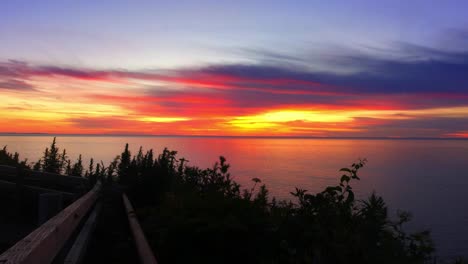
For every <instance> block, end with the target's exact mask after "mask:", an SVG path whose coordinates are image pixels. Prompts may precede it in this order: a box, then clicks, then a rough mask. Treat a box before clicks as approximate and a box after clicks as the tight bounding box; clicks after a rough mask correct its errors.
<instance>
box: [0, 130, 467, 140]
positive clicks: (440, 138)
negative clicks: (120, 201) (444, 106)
mask: <svg viewBox="0 0 468 264" xmlns="http://www.w3.org/2000/svg"><path fill="white" fill-rule="evenodd" d="M0 136H65V137H67V136H69V137H78V136H80V137H191V138H265V139H268V138H271V139H357V140H359V139H388V140H390V139H395V140H405V139H406V140H468V138H466V137H392V136H388V137H346V136H343V137H336V136H331V137H326V136H322V137H320V136H242V135H239V136H233V135H177V134H174V135H171V134H160V135H151V134H79V133H77V134H73V133H72V134H67V133H34V132H31V133H18V132H0Z"/></svg>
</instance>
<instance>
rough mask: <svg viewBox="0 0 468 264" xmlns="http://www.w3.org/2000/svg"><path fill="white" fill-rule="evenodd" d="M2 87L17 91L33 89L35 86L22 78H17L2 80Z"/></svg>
mask: <svg viewBox="0 0 468 264" xmlns="http://www.w3.org/2000/svg"><path fill="white" fill-rule="evenodd" d="M0 89H5V90H16V91H33V90H35V89H34V86H32V85H30V84H28V83H27V82H25V81H22V80H16V79H7V80H4V81H2V80H0Z"/></svg>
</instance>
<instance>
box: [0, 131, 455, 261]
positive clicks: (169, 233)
mask: <svg viewBox="0 0 468 264" xmlns="http://www.w3.org/2000/svg"><path fill="white" fill-rule="evenodd" d="M60 153H61V154H60ZM365 162H366V161H365V160H360V161H358V162H356V163H353V164H352V165H351V166H350V167H348V168H342V169H341V170H340V172H341V173H342V176H341V177H340V179H339V181H338V182H337V184H336V186H330V187H327V188H325V189H324V190H323V191H322V192H320V193H317V194H310V193H309V192H308V191H307V190H304V189H300V188H296V189H295V190H294V191H293V192H291V195H292V198H293V199H294V202H290V201H277V200H276V199H275V198H271V199H270V196H269V192H268V189H267V188H266V186H265V185H263V184H261V180H260V179H258V178H254V179H252V186H251V187H250V188H247V189H244V190H242V189H241V186H240V185H239V184H238V183H236V182H235V181H233V180H232V177H231V175H230V173H229V164H228V163H227V161H226V159H225V158H224V157H222V156H221V157H220V159H219V161H218V162H216V163H215V164H214V165H213V167H212V168H207V169H200V168H198V167H196V166H189V165H188V161H187V160H185V159H183V158H180V159H178V158H177V152H176V151H170V150H168V149H164V150H163V152H162V153H161V154H160V155H158V156H155V155H154V154H153V151H152V150H149V151H146V152H143V150H142V148H140V149H139V151H138V153H137V154H136V155H132V154H131V153H130V151H129V148H128V144H127V145H126V146H125V149H124V151H123V152H122V153H121V155H119V156H117V157H116V158H115V159H114V161H113V162H111V163H110V164H109V166H107V167H105V166H104V165H103V164H102V162H101V163H94V161H93V160H91V161H90V165H89V168H88V169H87V170H86V171H85V172H84V168H83V164H82V160H81V156H80V157H79V159H78V160H77V161H76V162H75V163H73V164H72V162H71V161H70V160H69V159H68V158H67V155H66V151H65V150H64V151H62V152H60V151H59V149H58V148H57V147H56V145H55V139H54V141H53V142H52V145H51V146H50V148H48V149H46V151H45V152H44V156H43V158H41V160H39V161H38V162H37V163H36V164H35V165H34V166H33V168H34V169H37V170H43V171H48V172H55V173H64V174H67V175H73V176H84V177H88V178H89V179H90V180H92V181H96V180H98V179H101V180H102V181H104V182H106V183H109V184H110V183H113V184H115V183H118V184H120V185H123V186H126V188H127V193H128V195H129V197H130V199H131V200H132V203H133V204H134V205H135V207H136V210H137V215H138V216H139V219H140V221H141V223H142V225H143V229H144V231H145V233H146V235H147V238H148V240H149V242H150V244H151V246H152V248H153V249H154V252H155V253H156V255H157V258H158V260H159V261H160V263H184V262H190V263H427V262H429V261H431V260H432V258H433V256H432V254H433V252H434V247H433V243H432V241H431V238H430V234H429V232H428V231H423V232H418V233H411V234H408V233H406V232H405V231H403V225H404V224H405V223H406V222H408V221H410V214H409V213H407V212H399V213H398V214H397V216H396V220H392V219H391V218H390V217H389V215H388V212H387V206H386V204H385V202H384V200H383V199H382V197H379V196H378V195H376V194H375V193H373V194H372V195H371V196H370V197H369V198H368V199H366V200H363V201H361V200H357V199H356V198H355V195H354V192H353V188H352V184H353V183H355V182H356V181H357V180H359V176H358V172H359V170H360V169H361V168H362V167H363V166H364V165H365ZM0 163H2V164H9V165H14V164H18V165H21V166H26V167H27V166H29V165H27V162H26V161H22V162H20V161H19V158H18V155H17V154H14V155H12V154H9V153H8V152H7V151H6V148H4V149H3V151H0ZM431 263H432V262H431ZM459 263H463V262H459Z"/></svg>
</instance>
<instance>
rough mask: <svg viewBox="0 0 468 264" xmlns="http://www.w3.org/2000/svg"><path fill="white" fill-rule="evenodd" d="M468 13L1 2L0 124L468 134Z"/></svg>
mask: <svg viewBox="0 0 468 264" xmlns="http://www.w3.org/2000/svg"><path fill="white" fill-rule="evenodd" d="M467 10H468V2H464V1H448V0H445V1H431V2H430V3H429V1H427V0H425V1H420V0H413V1H373V0H369V1H310V0H309V1H274V0H270V1H63V0H62V1H21V0H19V1H9V0H6V1H1V2H0V43H1V44H0V98H1V104H0V114H1V118H0V132H3V133H7V132H15V133H54V134H57V133H63V134H145V135H146V134H148V135H218V136H224V135H226V136H318V137H343V136H344V137H466V138H468V16H467V15H466V11H467Z"/></svg>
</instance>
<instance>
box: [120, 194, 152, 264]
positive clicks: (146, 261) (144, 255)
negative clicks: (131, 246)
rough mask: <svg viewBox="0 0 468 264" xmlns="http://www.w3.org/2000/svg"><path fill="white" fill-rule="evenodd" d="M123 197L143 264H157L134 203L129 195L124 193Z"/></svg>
mask: <svg viewBox="0 0 468 264" xmlns="http://www.w3.org/2000/svg"><path fill="white" fill-rule="evenodd" d="M122 199H123V202H124V206H125V210H126V211H127V218H128V222H129V224H130V230H131V231H132V235H133V240H135V245H136V248H137V251H138V256H139V257H140V262H141V263H143V264H157V263H158V262H157V261H156V258H155V257H154V255H153V251H151V248H150V246H149V244H148V241H146V238H145V235H144V234H143V230H142V229H141V226H140V224H139V223H138V219H137V217H136V214H135V211H134V210H133V207H132V204H131V203H130V201H129V200H128V197H127V195H126V194H125V193H124V194H122Z"/></svg>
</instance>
